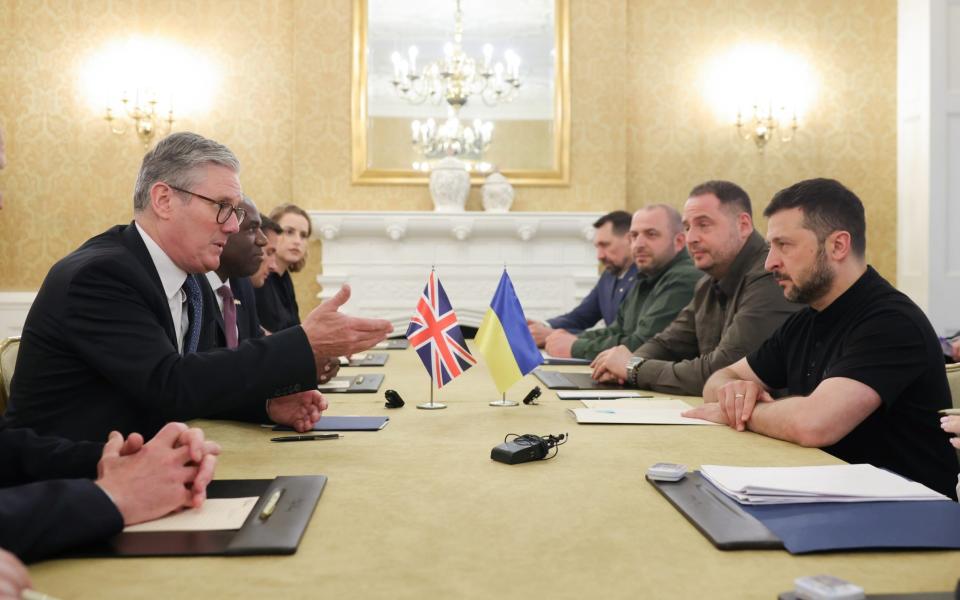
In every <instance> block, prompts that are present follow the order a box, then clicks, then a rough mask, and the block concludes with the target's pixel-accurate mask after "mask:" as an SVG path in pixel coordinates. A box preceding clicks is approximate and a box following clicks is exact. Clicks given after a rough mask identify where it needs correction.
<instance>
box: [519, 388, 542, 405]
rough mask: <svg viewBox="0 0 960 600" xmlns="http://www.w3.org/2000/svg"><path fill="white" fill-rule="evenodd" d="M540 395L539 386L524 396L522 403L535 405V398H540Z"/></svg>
mask: <svg viewBox="0 0 960 600" xmlns="http://www.w3.org/2000/svg"><path fill="white" fill-rule="evenodd" d="M540 394H541V392H540V386H539V385H536V386H534V387H533V389H532V390H530V393H528V394H527V395H526V396H524V397H523V403H524V404H536V403H537V398H539V397H540Z"/></svg>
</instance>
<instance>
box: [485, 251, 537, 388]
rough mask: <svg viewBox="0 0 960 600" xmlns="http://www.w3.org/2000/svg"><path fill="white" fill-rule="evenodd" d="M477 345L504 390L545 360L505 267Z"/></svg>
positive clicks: (498, 385) (494, 377)
mask: <svg viewBox="0 0 960 600" xmlns="http://www.w3.org/2000/svg"><path fill="white" fill-rule="evenodd" d="M474 345H475V346H476V347H477V349H478V350H479V351H480V352H481V353H482V354H483V357H484V358H485V359H486V362H487V368H489V369H490V374H491V375H493V382H494V383H495V384H496V385H497V390H499V391H500V393H501V394H503V393H505V392H506V391H507V389H508V388H509V387H510V386H511V385H513V384H514V383H516V382H518V381H520V379H521V378H522V377H523V376H524V375H526V374H527V373H529V372H530V371H532V370H534V369H535V368H536V367H537V365H540V364H543V355H542V354H540V350H538V349H537V343H536V342H534V341H533V336H531V335H530V329H529V328H527V319H526V318H525V317H524V316H523V308H522V307H521V306H520V300H518V299H517V293H516V292H514V291H513V283H512V282H511V281H510V277H509V276H508V275H507V271H506V269H504V271H503V276H502V277H501V278H500V285H498V286H497V291H496V293H494V294H493V300H491V301H490V308H489V309H488V310H487V314H486V315H484V317H483V322H482V323H480V329H478V330H477V336H476V338H474Z"/></svg>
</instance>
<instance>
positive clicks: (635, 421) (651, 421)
mask: <svg viewBox="0 0 960 600" xmlns="http://www.w3.org/2000/svg"><path fill="white" fill-rule="evenodd" d="M583 404H584V406H586V408H575V409H571V410H570V412H571V413H572V414H573V416H574V417H575V418H576V419H577V423H606V424H629V425H716V423H712V422H710V421H704V420H703V419H690V418H687V417H682V416H680V413H682V412H683V411H685V410H690V409H691V408H693V407H692V406H690V405H689V404H687V403H686V402H684V401H683V400H676V399H673V398H667V399H659V400H629V399H625V400H584V401H583Z"/></svg>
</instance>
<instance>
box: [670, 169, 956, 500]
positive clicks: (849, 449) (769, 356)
mask: <svg viewBox="0 0 960 600" xmlns="http://www.w3.org/2000/svg"><path fill="white" fill-rule="evenodd" d="M764 215H765V216H766V217H768V218H769V222H768V226H767V239H768V240H769V241H770V254H769V256H768V257H767V261H766V265H765V267H766V269H767V270H768V271H772V272H773V274H774V277H775V278H776V280H777V281H778V283H779V284H780V286H781V287H782V288H783V293H784V296H785V297H786V298H787V299H788V300H790V301H793V302H797V303H803V304H807V305H808V306H807V308H805V309H803V310H801V311H799V312H797V313H795V314H794V315H793V316H791V317H790V318H789V319H787V321H786V322H785V323H784V324H783V326H781V327H780V329H778V330H777V331H776V332H775V333H774V334H773V336H771V337H770V338H769V339H768V340H767V341H766V342H764V343H763V345H762V346H760V348H758V349H757V350H756V351H755V352H753V353H752V354H749V355H747V357H746V358H743V359H741V360H739V361H738V362H736V363H734V364H733V365H731V366H729V367H727V368H725V369H722V370H720V371H717V372H716V373H714V375H713V376H712V377H711V378H710V379H709V380H708V381H707V383H706V386H705V387H704V391H703V399H704V404H703V406H700V407H697V408H695V409H692V410H689V411H687V412H686V413H684V415H685V416H689V417H699V418H703V419H708V420H710V421H714V422H717V423H723V424H726V425H729V426H730V427H733V428H734V429H736V430H738V431H743V430H744V429H750V430H751V431H755V432H758V433H762V434H764V435H768V436H771V437H775V438H778V439H782V440H787V441H791V442H795V443H797V444H800V445H802V446H809V447H816V448H822V449H823V450H825V451H827V452H829V453H830V454H832V455H834V456H836V457H837V458H840V459H843V460H845V461H847V462H849V463H870V464H873V465H875V466H877V467H882V468H885V469H889V470H891V471H894V472H896V473H899V474H900V475H903V476H904V477H908V478H910V479H913V480H915V481H918V482H920V483H923V484H924V485H926V486H928V487H930V488H932V489H934V490H937V491H938V492H940V493H943V494H946V495H948V496H951V497H953V496H954V495H955V494H956V490H955V489H954V485H955V483H956V477H957V471H958V469H960V467H958V464H957V456H956V454H955V453H954V451H953V448H952V447H951V446H950V445H949V443H948V442H947V435H946V434H945V433H944V432H943V431H942V430H941V429H940V426H939V418H938V415H937V410H939V409H941V408H947V407H949V406H950V404H951V401H950V389H949V387H948V385H947V378H946V372H945V370H944V368H943V356H942V352H941V350H940V344H939V341H938V339H937V335H936V333H934V331H933V327H932V326H931V325H930V322H929V321H928V320H927V318H926V316H925V315H924V314H923V311H921V310H920V308H919V307H917V305H916V304H914V303H913V302H912V301H911V300H910V299H909V298H908V297H907V296H905V295H904V294H902V293H900V292H899V291H897V290H896V289H895V288H894V287H893V286H891V285H890V284H889V283H888V282H887V281H886V280H884V279H883V278H882V277H881V276H880V275H879V274H878V273H877V272H876V271H875V270H874V269H873V268H872V267H870V266H868V265H867V264H866V260H865V257H864V254H865V250H866V237H865V230H866V224H865V219H864V211H863V204H862V203H861V202H860V199H859V198H857V196H856V195H855V194H853V192H851V191H850V190H848V189H847V188H845V187H844V186H843V185H842V184H840V183H839V182H837V181H833V180H829V179H812V180H807V181H802V182H800V183H797V184H795V185H793V186H791V187H789V188H786V189H784V190H781V191H780V192H778V193H777V194H776V195H775V196H774V197H773V200H772V201H771V202H770V205H769V206H768V207H767V209H766V210H765V211H764ZM781 393H782V396H783V397H780V399H779V400H776V401H774V394H777V395H780V394H781Z"/></svg>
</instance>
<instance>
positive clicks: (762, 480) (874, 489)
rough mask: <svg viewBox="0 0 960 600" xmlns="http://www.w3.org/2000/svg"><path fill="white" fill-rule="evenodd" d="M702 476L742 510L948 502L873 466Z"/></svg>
mask: <svg viewBox="0 0 960 600" xmlns="http://www.w3.org/2000/svg"><path fill="white" fill-rule="evenodd" d="M700 473H701V474H702V475H703V477H704V478H705V479H707V481H709V482H710V483H712V484H713V485H714V486H716V487H717V488H718V489H719V490H720V491H721V492H723V493H724V494H726V495H727V496H730V497H731V498H733V499H734V500H736V501H737V502H739V503H741V504H799V503H810V502H879V501H886V502H890V501H900V500H948V498H947V497H946V496H944V495H943V494H939V493H937V492H935V491H933V490H931V489H930V488H928V487H926V486H924V485H922V484H919V483H917V482H915V481H910V480H909V479H904V478H903V477H900V476H899V475H895V474H893V473H891V472H889V471H884V470H883V469H878V468H877V467H874V466H873V465H828V466H820V467H725V466H717V465H703V466H701V467H700Z"/></svg>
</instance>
